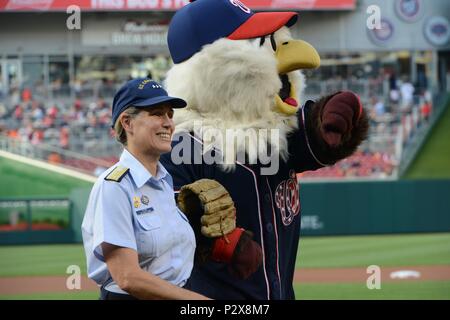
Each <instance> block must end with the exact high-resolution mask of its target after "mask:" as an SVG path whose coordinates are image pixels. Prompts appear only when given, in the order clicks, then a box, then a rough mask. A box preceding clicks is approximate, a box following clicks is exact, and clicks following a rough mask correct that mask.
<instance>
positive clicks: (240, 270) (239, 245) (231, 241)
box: [212, 228, 262, 279]
mask: <svg viewBox="0 0 450 320" xmlns="http://www.w3.org/2000/svg"><path fill="white" fill-rule="evenodd" d="M252 238H253V233H252V232H250V231H246V230H244V229H242V228H236V229H234V230H233V231H232V232H231V233H230V234H227V235H225V236H223V237H220V238H218V239H216V240H215V241H214V246H213V249H212V259H213V260H215V261H217V262H225V263H228V271H229V272H230V273H231V274H232V275H234V276H235V277H237V278H240V279H247V278H248V277H249V276H251V275H252V274H253V273H255V272H256V270H258V268H259V266H260V265H261V262H262V251H261V246H260V245H259V244H258V243H256V242H255V241H253V240H252Z"/></svg>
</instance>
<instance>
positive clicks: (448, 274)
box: [0, 266, 450, 295]
mask: <svg viewBox="0 0 450 320" xmlns="http://www.w3.org/2000/svg"><path fill="white" fill-rule="evenodd" d="M371 274H372V273H367V271H366V268H322V269H297V270H296V272H295V275H294V282H302V283H307V282H309V283H345V282H364V283H365V282H366V280H367V278H368V277H369V276H370V275H371ZM426 280H450V266H415V267H382V268H381V281H382V282H385V281H390V282H395V281H397V282H403V281H426ZM66 281H67V277H65V276H49V277H11V278H0V295H12V294H32V293H48V292H66V291H67V290H68V289H67V287H66ZM81 290H83V291H97V290H98V287H97V285H96V284H95V283H94V282H93V281H92V280H90V279H88V278H86V277H82V279H81Z"/></svg>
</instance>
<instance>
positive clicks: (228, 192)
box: [161, 0, 368, 300]
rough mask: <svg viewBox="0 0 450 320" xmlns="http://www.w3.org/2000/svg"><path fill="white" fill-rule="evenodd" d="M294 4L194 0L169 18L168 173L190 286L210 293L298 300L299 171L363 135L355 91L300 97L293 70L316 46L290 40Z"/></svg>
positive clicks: (309, 61) (300, 83) (305, 63)
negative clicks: (274, 8)
mask: <svg viewBox="0 0 450 320" xmlns="http://www.w3.org/2000/svg"><path fill="white" fill-rule="evenodd" d="M296 22H297V13H295V12H260V13H254V12H252V11H251V10H250V9H249V8H248V7H246V6H245V4H243V3H242V2H240V1H239V0H196V1H191V3H189V4H187V5H186V6H184V7H183V8H182V9H180V10H179V11H178V12H177V13H176V14H175V15H174V17H173V19H172V20H171V22H170V26H169V31H168V45H169V50H170V54H171V57H172V59H173V62H174V65H173V67H172V68H171V69H170V70H169V71H168V73H167V77H166V87H167V90H168V92H169V93H170V94H171V95H174V96H178V97H181V98H183V99H184V100H186V101H187V103H188V106H187V107H186V108H185V109H183V110H177V111H176V112H175V117H174V120H175V124H176V134H175V135H174V137H173V143H172V147H173V149H172V152H171V153H168V154H165V155H163V156H162V158H161V162H162V163H163V165H164V166H165V168H167V170H168V171H169V172H170V173H171V175H172V177H173V180H174V187H175V189H176V190H175V191H176V192H178V199H177V200H178V203H179V206H180V208H181V209H182V210H183V211H184V212H185V213H186V215H187V217H188V218H189V220H190V223H191V225H192V226H193V229H194V232H195V233H196V238H197V251H196V252H197V253H196V260H195V264H194V269H193V271H192V275H191V278H190V281H189V288H190V289H191V290H194V291H197V292H200V293H202V294H204V295H206V296H208V297H211V298H214V299H233V300H234V299H261V300H263V299H295V296H294V291H293V286H292V282H293V276H294V271H295V261H296V256H297V249H298V242H299V235H300V199H299V190H298V184H297V179H296V173H299V172H303V171H306V170H315V169H318V168H321V167H323V166H328V165H332V164H334V163H336V162H337V161H338V160H341V159H343V158H345V157H347V156H349V155H351V154H352V153H353V152H354V151H355V150H356V148H357V147H358V145H359V144H360V143H361V142H362V141H363V140H364V139H365V137H366V135H367V131H368V121H367V116H366V112H365V111H364V109H363V108H362V106H361V103H360V100H359V98H358V96H357V95H355V94H354V93H352V92H334V93H330V94H327V95H325V96H323V97H322V98H320V99H318V101H316V102H314V101H304V100H303V97H302V94H303V90H304V88H305V79H304V77H303V75H302V73H301V71H300V70H301V69H305V68H317V67H318V66H319V64H320V58H319V55H318V53H317V51H316V50H315V49H314V48H313V47H312V46H311V45H310V44H308V43H306V42H305V41H302V40H298V39H293V38H292V36H291V33H290V30H289V27H291V26H292V25H294V24H295V23H296Z"/></svg>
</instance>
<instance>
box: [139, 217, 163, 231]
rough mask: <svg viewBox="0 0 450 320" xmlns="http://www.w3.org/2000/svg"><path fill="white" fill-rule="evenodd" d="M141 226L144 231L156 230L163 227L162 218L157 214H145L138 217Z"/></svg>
mask: <svg viewBox="0 0 450 320" xmlns="http://www.w3.org/2000/svg"><path fill="white" fill-rule="evenodd" d="M136 220H137V221H138V223H139V225H140V226H141V228H142V229H144V230H147V231H149V230H154V229H158V228H160V227H161V218H160V217H158V216H157V215H156V214H145V215H140V216H137V217H136Z"/></svg>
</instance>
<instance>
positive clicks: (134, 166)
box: [120, 149, 170, 188]
mask: <svg viewBox="0 0 450 320" xmlns="http://www.w3.org/2000/svg"><path fill="white" fill-rule="evenodd" d="M120 163H121V164H122V165H123V166H125V167H127V168H130V175H131V177H132V178H133V180H134V182H135V183H136V186H137V187H138V188H140V187H142V186H143V185H144V184H145V183H146V182H147V181H149V180H152V182H157V181H159V180H161V179H165V180H168V181H170V175H169V174H168V172H167V170H166V169H165V168H164V167H163V166H162V164H161V163H160V162H159V161H158V165H157V169H156V176H155V177H154V176H152V175H151V173H150V172H148V170H147V169H146V168H145V167H144V165H143V164H142V163H140V162H139V160H138V159H136V158H135V157H134V156H133V155H132V154H131V153H130V152H129V151H128V150H127V149H124V150H123V152H122V155H121V156H120Z"/></svg>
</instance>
